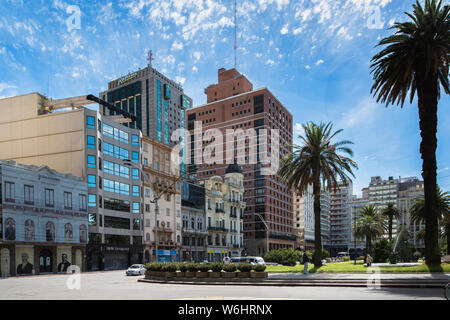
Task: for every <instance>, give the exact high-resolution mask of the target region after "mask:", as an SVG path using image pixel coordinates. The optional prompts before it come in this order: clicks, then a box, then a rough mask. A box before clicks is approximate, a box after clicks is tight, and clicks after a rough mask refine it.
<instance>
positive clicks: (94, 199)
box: [88, 194, 97, 207]
mask: <svg viewBox="0 0 450 320" xmlns="http://www.w3.org/2000/svg"><path fill="white" fill-rule="evenodd" d="M88 201H89V202H88V206H89V207H96V206H97V196H96V195H95V194H90V195H89V197H88Z"/></svg>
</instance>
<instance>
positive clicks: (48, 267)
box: [39, 249, 53, 273]
mask: <svg viewBox="0 0 450 320" xmlns="http://www.w3.org/2000/svg"><path fill="white" fill-rule="evenodd" d="M52 266H53V255H52V252H51V251H50V250H48V249H43V250H41V252H40V254H39V273H48V272H53V270H52Z"/></svg>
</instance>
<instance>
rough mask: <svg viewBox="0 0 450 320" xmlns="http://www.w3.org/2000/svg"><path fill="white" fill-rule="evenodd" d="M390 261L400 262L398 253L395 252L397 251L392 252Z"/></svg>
mask: <svg viewBox="0 0 450 320" xmlns="http://www.w3.org/2000/svg"><path fill="white" fill-rule="evenodd" d="M389 262H390V263H391V264H397V262H398V254H397V253H395V252H393V253H391V255H390V256H389Z"/></svg>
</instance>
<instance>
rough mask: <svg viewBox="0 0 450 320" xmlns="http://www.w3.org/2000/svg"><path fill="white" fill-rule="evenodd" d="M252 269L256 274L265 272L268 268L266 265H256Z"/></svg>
mask: <svg viewBox="0 0 450 320" xmlns="http://www.w3.org/2000/svg"><path fill="white" fill-rule="evenodd" d="M252 269H253V270H254V271H256V272H264V270H266V266H265V265H264V264H257V265H254V266H253V268H252Z"/></svg>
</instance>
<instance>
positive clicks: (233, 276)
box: [222, 272, 238, 279]
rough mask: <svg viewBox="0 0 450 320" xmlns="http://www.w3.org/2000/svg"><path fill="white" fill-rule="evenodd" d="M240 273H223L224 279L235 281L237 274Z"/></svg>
mask: <svg viewBox="0 0 450 320" xmlns="http://www.w3.org/2000/svg"><path fill="white" fill-rule="evenodd" d="M237 273H238V272H222V278H225V279H234V278H236V274H237Z"/></svg>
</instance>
